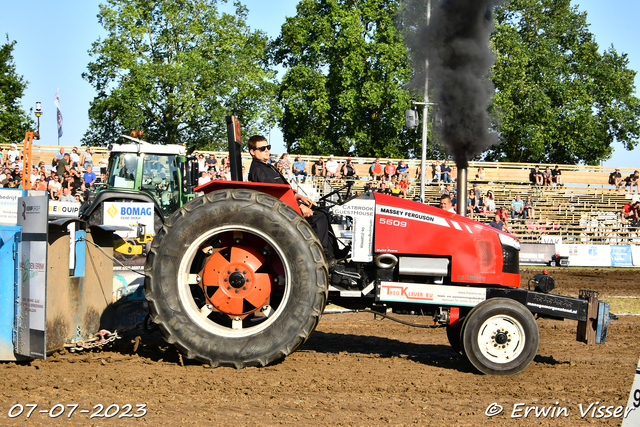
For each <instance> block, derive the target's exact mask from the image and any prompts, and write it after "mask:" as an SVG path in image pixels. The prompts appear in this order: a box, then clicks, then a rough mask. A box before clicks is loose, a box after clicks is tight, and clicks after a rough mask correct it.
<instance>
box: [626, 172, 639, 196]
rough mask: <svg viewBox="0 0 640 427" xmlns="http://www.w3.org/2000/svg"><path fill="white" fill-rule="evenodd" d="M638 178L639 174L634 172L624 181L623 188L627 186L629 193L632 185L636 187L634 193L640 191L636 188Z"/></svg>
mask: <svg viewBox="0 0 640 427" xmlns="http://www.w3.org/2000/svg"><path fill="white" fill-rule="evenodd" d="M638 177H639V172H638V171H635V172H634V173H632V174H631V175H629V176H628V177H627V178H626V179H625V187H626V186H627V185H628V186H629V191H631V192H633V186H634V185H635V186H636V191H640V187H638V184H640V183H639V182H638Z"/></svg>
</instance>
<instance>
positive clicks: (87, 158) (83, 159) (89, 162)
mask: <svg viewBox="0 0 640 427" xmlns="http://www.w3.org/2000/svg"><path fill="white" fill-rule="evenodd" d="M80 166H82V167H83V168H85V169H86V168H87V167H89V166H91V167H93V153H92V152H91V147H87V150H86V151H85V152H84V153H82V155H81V156H80Z"/></svg>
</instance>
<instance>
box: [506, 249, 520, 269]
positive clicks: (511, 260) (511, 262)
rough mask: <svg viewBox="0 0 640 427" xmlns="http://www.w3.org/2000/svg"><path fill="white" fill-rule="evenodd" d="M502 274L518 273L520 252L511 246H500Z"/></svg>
mask: <svg viewBox="0 0 640 427" xmlns="http://www.w3.org/2000/svg"><path fill="white" fill-rule="evenodd" d="M502 272H503V273H513V274H519V273H520V251H519V250H517V249H516V248H514V247H512V246H506V245H502Z"/></svg>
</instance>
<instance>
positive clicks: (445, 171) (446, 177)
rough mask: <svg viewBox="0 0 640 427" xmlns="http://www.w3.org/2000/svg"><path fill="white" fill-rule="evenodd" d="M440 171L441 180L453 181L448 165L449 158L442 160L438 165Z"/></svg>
mask: <svg viewBox="0 0 640 427" xmlns="http://www.w3.org/2000/svg"><path fill="white" fill-rule="evenodd" d="M440 171H441V173H442V181H444V182H453V180H452V179H451V168H450V167H449V160H445V161H444V163H443V164H442V165H441V166H440Z"/></svg>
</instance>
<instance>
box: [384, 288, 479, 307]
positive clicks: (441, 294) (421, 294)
mask: <svg viewBox="0 0 640 427" xmlns="http://www.w3.org/2000/svg"><path fill="white" fill-rule="evenodd" d="M379 299H380V301H397V302H413V303H426V304H446V305H454V306H460V307H461V306H464V307H475V306H476V305H478V304H480V303H481V302H482V301H484V300H485V299H487V291H486V289H482V288H468V287H465V286H446V285H424V284H419V283H405V282H403V283H399V282H381V283H380V298H379Z"/></svg>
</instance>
